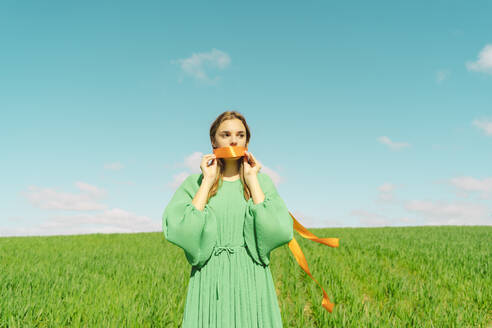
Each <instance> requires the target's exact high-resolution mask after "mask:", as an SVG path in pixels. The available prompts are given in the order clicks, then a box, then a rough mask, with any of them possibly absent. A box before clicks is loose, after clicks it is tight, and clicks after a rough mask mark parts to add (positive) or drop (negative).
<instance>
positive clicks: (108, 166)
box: [104, 162, 123, 171]
mask: <svg viewBox="0 0 492 328" xmlns="http://www.w3.org/2000/svg"><path fill="white" fill-rule="evenodd" d="M104 168H105V169H107V170H113V171H117V170H121V169H122V168H123V164H121V163H120V162H115V163H107V164H104Z"/></svg>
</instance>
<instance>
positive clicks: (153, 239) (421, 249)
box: [0, 226, 492, 328]
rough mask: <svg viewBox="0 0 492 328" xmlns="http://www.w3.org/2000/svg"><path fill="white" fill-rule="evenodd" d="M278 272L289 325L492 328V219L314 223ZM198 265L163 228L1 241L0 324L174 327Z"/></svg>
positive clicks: (277, 259) (281, 259) (279, 261)
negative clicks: (301, 261) (332, 240)
mask: <svg viewBox="0 0 492 328" xmlns="http://www.w3.org/2000/svg"><path fill="white" fill-rule="evenodd" d="M310 231H312V232H313V233H314V234H316V235H317V236H318V237H336V238H340V247H339V248H331V247H328V246H325V245H321V244H318V243H315V242H312V241H308V240H306V239H304V238H302V237H301V236H300V235H299V234H298V233H297V232H295V238H296V240H297V241H298V242H299V244H300V245H301V247H302V250H303V252H304V254H305V255H306V258H307V260H308V263H309V268H310V270H311V273H312V275H313V276H314V278H315V279H316V280H318V281H319V282H320V284H321V285H322V286H323V288H324V289H325V290H326V292H327V293H328V296H329V297H330V300H331V301H332V302H334V303H335V308H334V310H333V313H329V312H327V311H326V310H325V309H324V308H323V307H322V306H321V300H322V296H323V294H322V291H321V289H320V288H319V286H318V285H317V284H316V283H315V282H314V281H313V280H312V279H311V278H310V277H309V276H308V275H307V274H306V273H305V272H304V271H303V270H302V269H301V268H300V267H299V265H298V264H297V262H296V261H295V259H294V257H293V256H292V254H291V253H290V250H289V248H288V246H287V245H284V246H282V247H280V248H278V249H276V250H274V251H273V252H272V255H271V258H272V263H271V270H272V274H273V279H274V281H275V284H276V288H277V294H278V299H279V303H280V310H281V313H282V320H283V322H284V327H302V328H304V327H306V328H307V327H357V328H359V327H439V328H440V327H459V328H462V327H492V271H491V269H492V226H485V227H484V226H426V227H387V228H336V229H335V228H333V229H310ZM190 270H191V267H190V266H189V264H188V262H186V258H185V256H184V253H183V251H182V250H181V249H180V248H178V247H177V246H175V245H173V244H171V243H169V242H167V241H166V240H165V239H164V236H163V234H162V233H135V234H93V235H75V236H52V237H3V238H0V327H65V326H73V327H78V326H82V327H179V325H180V322H181V318H182V313H183V308H184V302H185V293H186V288H187V284H188V279H189V274H190Z"/></svg>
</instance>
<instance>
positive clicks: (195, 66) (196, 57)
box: [171, 48, 231, 82]
mask: <svg viewBox="0 0 492 328" xmlns="http://www.w3.org/2000/svg"><path fill="white" fill-rule="evenodd" d="M171 63H173V64H175V63H177V64H179V65H180V67H181V69H182V71H183V72H184V73H185V74H188V75H190V76H192V77H193V78H195V79H197V80H199V81H204V82H214V81H215V80H217V78H216V79H214V80H211V79H210V78H209V77H208V75H207V73H206V70H207V68H208V67H213V68H217V69H220V70H223V69H225V68H227V67H228V66H229V65H230V63H231V58H230V56H229V55H228V54H227V53H225V52H223V51H220V50H217V49H215V48H214V49H212V50H211V51H210V52H201V53H194V54H192V55H191V56H190V57H188V58H184V59H178V60H173V61H171ZM180 81H181V79H180Z"/></svg>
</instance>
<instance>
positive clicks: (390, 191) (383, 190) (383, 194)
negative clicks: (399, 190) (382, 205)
mask: <svg viewBox="0 0 492 328" xmlns="http://www.w3.org/2000/svg"><path fill="white" fill-rule="evenodd" d="M395 189H396V186H395V185H394V184H392V183H389V182H387V183H384V184H383V185H381V186H379V188H378V190H379V200H382V201H392V200H394V192H395Z"/></svg>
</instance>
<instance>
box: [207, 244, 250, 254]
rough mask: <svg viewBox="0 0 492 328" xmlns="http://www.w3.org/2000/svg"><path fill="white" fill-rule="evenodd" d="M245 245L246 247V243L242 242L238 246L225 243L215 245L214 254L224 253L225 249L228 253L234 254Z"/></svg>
mask: <svg viewBox="0 0 492 328" xmlns="http://www.w3.org/2000/svg"><path fill="white" fill-rule="evenodd" d="M243 247H246V244H242V245H236V246H232V245H223V246H218V245H216V246H214V249H215V250H214V255H219V254H220V253H222V252H223V251H227V252H228V254H234V253H235V252H236V251H237V250H239V249H241V248H243Z"/></svg>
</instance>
